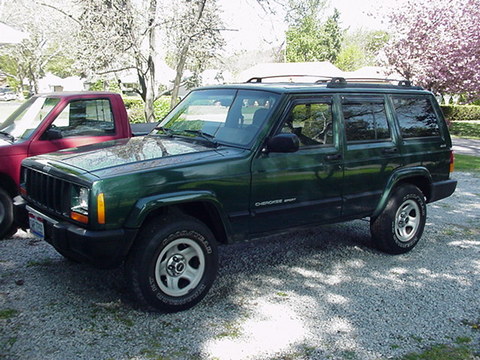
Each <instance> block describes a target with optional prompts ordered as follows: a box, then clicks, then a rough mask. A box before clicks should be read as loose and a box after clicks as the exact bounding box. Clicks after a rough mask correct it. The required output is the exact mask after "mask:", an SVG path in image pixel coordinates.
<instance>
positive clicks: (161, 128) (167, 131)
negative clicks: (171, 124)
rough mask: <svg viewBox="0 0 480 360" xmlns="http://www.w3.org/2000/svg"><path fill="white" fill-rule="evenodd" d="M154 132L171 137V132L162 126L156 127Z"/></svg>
mask: <svg viewBox="0 0 480 360" xmlns="http://www.w3.org/2000/svg"><path fill="white" fill-rule="evenodd" d="M154 130H160V131H163V132H164V133H165V134H166V135H168V136H172V135H173V130H172V129H169V128H166V127H163V126H156V127H155V129H154Z"/></svg>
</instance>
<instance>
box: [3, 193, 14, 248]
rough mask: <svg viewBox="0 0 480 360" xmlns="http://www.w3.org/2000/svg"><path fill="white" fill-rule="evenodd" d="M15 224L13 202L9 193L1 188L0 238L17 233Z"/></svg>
mask: <svg viewBox="0 0 480 360" xmlns="http://www.w3.org/2000/svg"><path fill="white" fill-rule="evenodd" d="M16 231H17V228H16V226H14V224H13V203H12V198H11V197H10V196H9V195H8V193H7V192H6V191H5V190H3V189H2V188H0V239H6V238H9V237H10V236H12V235H13V234H15V232H16Z"/></svg>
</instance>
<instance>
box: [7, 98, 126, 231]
mask: <svg viewBox="0 0 480 360" xmlns="http://www.w3.org/2000/svg"><path fill="white" fill-rule="evenodd" d="M0 121H1V119H0ZM131 136H132V130H131V128H130V124H129V121H128V116H127V112H126V109H125V105H124V103H123V100H122V98H121V96H120V95H119V94H116V93H109V92H71V93H52V94H44V95H37V96H34V97H32V98H31V99H29V100H28V101H26V102H25V103H24V104H22V105H21V106H20V107H19V108H18V109H17V110H15V111H14V112H13V113H12V114H11V115H10V116H9V117H8V118H7V119H6V120H5V121H4V122H2V123H0V239H1V238H4V237H6V236H7V235H11V234H12V233H13V232H15V231H16V228H15V227H14V225H13V210H12V199H13V197H14V196H15V195H17V194H18V183H19V178H20V165H21V162H22V160H23V159H24V158H26V157H29V156H33V155H39V154H44V153H48V152H53V151H57V150H61V149H65V148H72V147H78V146H82V145H87V144H92V143H98V142H104V141H108V140H115V139H120V138H128V137H131Z"/></svg>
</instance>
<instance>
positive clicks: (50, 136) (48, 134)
mask: <svg viewBox="0 0 480 360" xmlns="http://www.w3.org/2000/svg"><path fill="white" fill-rule="evenodd" d="M43 138H44V139H45V140H58V139H61V138H63V135H62V132H61V131H60V130H58V129H54V128H50V129H48V130H47V131H45V134H43Z"/></svg>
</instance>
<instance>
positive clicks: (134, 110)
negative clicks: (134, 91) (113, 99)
mask: <svg viewBox="0 0 480 360" xmlns="http://www.w3.org/2000/svg"><path fill="white" fill-rule="evenodd" d="M123 102H124V103H125V107H126V108H127V113H128V118H129V120H130V122H131V123H134V124H136V123H144V122H145V114H144V112H143V100H142V99H138V98H124V99H123ZM153 106H154V112H155V119H156V120H157V121H160V120H162V119H163V118H164V117H165V115H167V114H168V112H169V111H170V98H169V97H167V96H162V97H161V98H160V99H158V100H157V101H155V103H154V104H153Z"/></svg>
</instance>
